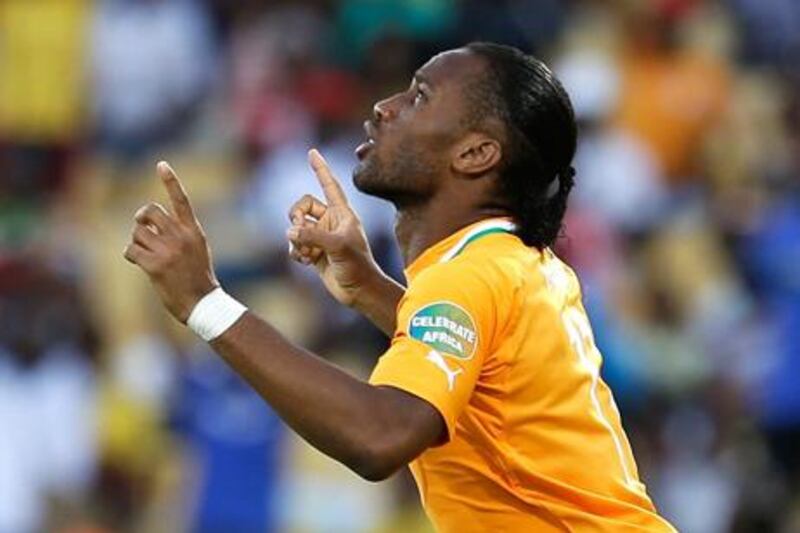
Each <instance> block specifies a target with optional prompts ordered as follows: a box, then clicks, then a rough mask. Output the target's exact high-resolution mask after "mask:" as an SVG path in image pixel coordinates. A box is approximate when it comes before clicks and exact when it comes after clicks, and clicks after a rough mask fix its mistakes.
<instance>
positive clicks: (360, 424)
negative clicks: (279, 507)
mask: <svg viewBox="0 0 800 533" xmlns="http://www.w3.org/2000/svg"><path fill="white" fill-rule="evenodd" d="M211 346H212V347H213V348H214V350H216V351H217V352H218V353H219V354H220V355H221V356H222V357H223V358H224V359H225V361H226V362H227V363H228V364H229V365H230V366H231V367H232V368H233V369H234V370H235V371H236V372H237V373H238V374H240V375H241V376H242V377H244V379H245V380H247V382H248V383H250V385H251V386H252V387H253V388H254V389H255V390H256V391H257V392H258V393H259V394H260V395H261V397H262V398H264V400H266V401H267V403H269V404H270V405H271V406H272V408H273V409H275V411H276V412H277V413H278V414H279V415H280V416H281V418H282V419H283V420H284V421H285V422H286V423H287V424H288V425H289V426H291V428H292V429H294V430H295V431H296V432H297V433H299V434H300V435H301V436H302V437H303V438H305V439H306V440H307V441H308V442H309V443H310V444H312V445H313V446H314V447H315V448H317V449H318V450H320V451H321V452H323V453H325V454H326V455H329V456H330V457H332V458H334V459H336V460H338V461H340V462H342V463H344V464H345V465H346V466H348V467H349V468H350V469H352V470H353V471H355V472H356V473H357V474H359V475H360V476H362V477H363V478H365V479H368V480H370V481H378V480H382V479H385V478H386V477H388V476H389V475H391V474H392V473H393V472H394V471H396V470H397V469H398V468H400V467H402V466H404V465H405V464H407V463H408V462H409V461H411V460H412V459H414V458H415V457H416V456H417V455H419V454H420V453H422V452H423V451H424V450H425V449H426V448H428V447H430V446H431V445H433V444H435V443H436V441H437V440H438V439H439V438H440V437H441V436H442V435H443V434H444V430H445V428H444V421H443V420H442V418H441V415H440V414H439V413H438V411H436V409H435V408H434V407H433V406H431V405H430V404H428V403H427V402H426V401H424V400H421V399H419V398H417V397H415V396H412V395H410V394H408V393H405V392H403V391H401V390H398V389H394V388H390V387H375V386H372V385H370V384H368V383H364V382H362V381H360V380H358V379H356V378H354V377H352V376H350V375H349V374H347V373H345V372H344V371H342V370H340V369H339V368H336V367H335V366H333V365H331V364H329V363H327V362H326V361H324V360H322V359H320V358H318V357H316V356H314V355H313V354H311V353H309V352H307V351H305V350H303V349H301V348H298V347H296V346H294V345H292V344H291V343H290V342H288V341H287V340H286V339H285V338H284V337H283V336H282V335H281V334H280V333H278V331H276V330H275V329H274V328H273V327H272V326H270V325H269V324H267V323H266V322H264V321H262V320H260V319H259V318H258V317H256V316H255V315H253V314H251V313H245V315H244V316H242V318H240V319H239V321H238V322H237V323H236V324H235V325H234V326H233V327H231V328H230V329H229V330H228V331H227V332H225V333H224V334H223V335H222V336H220V337H219V338H218V339H216V340H214V341H213V342H212V343H211Z"/></svg>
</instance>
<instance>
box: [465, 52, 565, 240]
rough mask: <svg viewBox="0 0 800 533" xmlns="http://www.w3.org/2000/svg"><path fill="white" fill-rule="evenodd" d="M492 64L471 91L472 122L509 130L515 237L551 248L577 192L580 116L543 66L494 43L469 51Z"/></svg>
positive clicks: (507, 175)
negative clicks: (575, 161) (499, 125)
mask: <svg viewBox="0 0 800 533" xmlns="http://www.w3.org/2000/svg"><path fill="white" fill-rule="evenodd" d="M465 48H466V49H467V50H469V51H470V52H472V53H474V54H476V55H478V56H480V57H481V58H483V59H484V60H485V61H486V65H487V69H486V72H485V74H484V75H483V76H482V78H481V79H478V80H475V81H474V82H471V83H470V84H468V85H469V87H468V88H467V90H466V91H467V98H468V102H469V106H470V110H469V111H468V115H469V118H468V120H469V122H471V123H473V124H479V123H482V122H485V120H486V119H487V118H490V117H494V118H496V119H499V120H500V122H501V123H502V124H503V126H504V130H505V131H504V132H503V137H504V138H503V139H502V144H503V160H502V162H501V166H500V183H499V185H500V194H501V195H502V196H503V199H504V200H505V202H506V203H507V205H508V206H509V208H510V209H511V214H512V216H513V217H514V219H515V222H516V224H517V235H519V237H520V238H521V239H522V241H523V242H524V243H525V244H527V245H528V246H535V247H537V248H539V249H542V248H545V247H547V246H551V245H552V244H553V243H554V242H555V241H556V239H557V238H558V236H559V233H560V232H561V225H562V221H563V218H564V212H565V211H566V208H567V198H568V196H569V193H570V190H571V189H572V186H573V185H574V176H575V171H574V169H573V168H572V166H571V163H572V159H573V157H574V156H575V150H576V146H577V138H578V128H577V125H576V122H575V112H574V111H573V109H572V103H571V102H570V100H569V96H568V95H567V92H566V91H565V90H564V87H563V86H562V85H561V83H560V82H559V81H558V79H556V77H555V76H554V75H553V73H552V72H551V71H550V69H549V68H548V67H547V65H545V64H544V63H543V62H542V61H540V60H538V59H536V58H535V57H533V56H531V55H528V54H525V53H524V52H522V51H521V50H519V49H517V48H514V47H511V46H505V45H499V44H494V43H485V42H474V43H470V44H468V45H467V46H466V47H465Z"/></svg>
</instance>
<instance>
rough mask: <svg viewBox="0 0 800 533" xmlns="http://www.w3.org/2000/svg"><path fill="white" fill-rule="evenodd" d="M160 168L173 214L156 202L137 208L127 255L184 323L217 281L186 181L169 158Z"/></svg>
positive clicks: (171, 311)
mask: <svg viewBox="0 0 800 533" xmlns="http://www.w3.org/2000/svg"><path fill="white" fill-rule="evenodd" d="M156 168H157V170H158V174H159V176H160V177H161V180H162V182H163V183H164V187H165V188H166V189H167V194H168V195H169V200H170V203H171V205H172V213H169V212H167V210H166V209H164V208H163V207H162V206H161V205H159V204H157V203H154V202H151V203H149V204H147V205H144V206H142V207H141V208H139V210H138V211H137V212H136V215H135V216H134V226H133V232H132V235H131V243H130V244H128V245H127V246H126V247H125V252H124V255H125V259H127V260H128V261H129V262H131V263H133V264H135V265H138V266H139V268H141V269H142V270H144V272H145V273H146V274H147V276H148V277H149V278H150V282H151V283H152V284H153V287H155V289H156V292H158V295H159V296H160V297H161V301H162V302H163V304H164V306H165V307H166V308H167V310H168V311H169V312H170V313H171V314H172V316H174V317H175V318H177V319H178V320H179V321H181V322H182V323H184V324H185V323H186V321H187V320H188V319H189V314H190V313H191V312H192V309H194V306H195V305H196V304H197V302H198V301H200V299H201V298H202V297H203V296H205V295H206V294H208V293H209V292H211V291H212V290H214V289H215V288H216V287H219V282H218V281H217V278H216V276H215V275H214V268H213V266H212V263H211V250H210V249H209V247H208V244H207V242H206V236H205V233H203V228H202V227H200V223H199V222H198V221H197V218H196V217H195V215H194V211H193V209H192V205H191V203H190V202H189V197H188V196H187V195H186V191H185V190H184V188H183V185H181V182H180V180H179V179H178V176H177V175H176V174H175V171H173V170H172V168H171V167H170V166H169V165H168V164H167V163H166V162H164V161H162V162H160V163H159V164H158V165H157V167H156Z"/></svg>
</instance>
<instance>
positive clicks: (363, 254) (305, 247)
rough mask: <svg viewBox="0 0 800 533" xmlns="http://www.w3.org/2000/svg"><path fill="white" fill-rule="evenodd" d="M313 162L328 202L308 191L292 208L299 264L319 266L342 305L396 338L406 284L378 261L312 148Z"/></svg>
mask: <svg viewBox="0 0 800 533" xmlns="http://www.w3.org/2000/svg"><path fill="white" fill-rule="evenodd" d="M309 162H310V164H311V168H312V169H314V173H315V174H316V176H317V179H319V183H320V186H321V187H322V192H323V194H324V195H325V200H326V202H327V203H326V202H323V201H322V200H319V199H318V198H315V197H314V196H312V195H309V194H307V195H305V196H303V197H302V198H301V199H300V200H298V201H297V202H295V204H294V205H293V206H292V208H291V209H290V210H289V219H290V220H291V222H292V227H291V228H289V230H288V232H287V238H288V239H289V242H290V243H291V251H290V255H291V257H292V259H294V260H295V261H297V262H299V263H303V264H313V265H314V267H315V268H316V269H317V273H318V274H319V276H320V278H321V279H322V282H323V283H324V284H325V287H326V288H327V289H328V292H330V293H331V295H332V296H333V297H334V298H336V299H337V300H338V301H339V303H342V304H344V305H347V306H349V307H352V308H353V309H355V310H356V311H358V312H360V313H361V314H362V315H364V316H366V317H367V318H368V319H369V320H370V321H371V322H372V323H373V324H375V325H376V326H377V327H378V328H380V329H381V331H383V332H384V333H386V335H388V336H391V335H392V334H393V333H394V329H395V324H396V312H397V304H398V302H399V301H400V298H402V297H403V293H404V292H405V288H404V287H403V286H402V285H400V284H398V283H397V282H396V281H394V280H393V279H392V278H390V277H389V276H387V275H386V274H385V273H384V272H383V271H382V270H381V269H380V267H379V266H378V265H377V263H376V262H375V259H374V258H373V256H372V252H371V251H370V248H369V242H368V241H367V236H366V234H365V233H364V228H363V226H362V225H361V221H360V220H359V219H358V215H356V213H355V211H353V209H352V207H350V204H349V202H348V201H347V197H346V196H345V194H344V190H343V189H342V187H341V185H340V184H339V182H338V181H337V180H336V177H335V176H334V175H333V173H332V172H331V171H330V168H329V167H328V164H327V163H326V162H325V159H324V158H323V157H322V156H321V155H320V154H319V152H317V151H316V150H311V152H309Z"/></svg>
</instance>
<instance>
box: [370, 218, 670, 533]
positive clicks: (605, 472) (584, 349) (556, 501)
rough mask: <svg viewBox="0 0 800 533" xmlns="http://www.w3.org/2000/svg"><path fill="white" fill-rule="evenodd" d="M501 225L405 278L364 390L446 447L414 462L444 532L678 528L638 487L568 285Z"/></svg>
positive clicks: (487, 227) (441, 246)
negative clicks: (438, 420)
mask: <svg viewBox="0 0 800 533" xmlns="http://www.w3.org/2000/svg"><path fill="white" fill-rule="evenodd" d="M511 229H512V226H511V224H510V223H509V222H508V221H505V220H502V219H490V220H484V221H482V222H479V223H477V224H473V225H472V226H469V227H466V228H464V229H462V230H460V231H459V232H457V233H456V234H454V235H452V236H450V237H448V238H446V239H444V240H443V241H441V242H439V243H437V244H435V245H434V246H432V247H431V248H429V249H427V250H426V251H425V252H424V253H423V254H422V255H421V256H419V257H418V258H417V259H416V260H415V261H414V262H413V263H412V264H411V265H410V266H409V267H408V269H407V270H406V276H407V278H408V281H409V286H408V290H407V291H406V293H405V296H404V297H403V298H402V300H401V301H400V304H399V306H398V312H397V329H396V332H395V334H394V337H393V339H392V344H391V347H390V348H389V350H388V351H387V352H386V353H385V354H384V355H383V356H382V357H381V359H380V361H379V362H378V364H377V366H376V368H375V370H374V371H373V373H372V376H371V378H370V382H371V383H372V384H374V385H388V386H392V387H396V388H398V389H402V390H404V391H406V392H409V393H411V394H413V395H415V396H418V397H419V398H422V399H424V400H426V401H427V402H429V403H430V404H431V405H433V406H434V407H435V408H436V409H437V410H438V411H439V413H441V415H442V418H443V419H444V421H445V424H446V426H447V433H448V437H449V438H448V440H447V443H446V444H444V445H441V446H438V447H434V448H430V449H428V450H426V451H425V452H423V453H422V455H420V456H419V457H418V458H417V459H415V460H414V461H413V462H412V463H411V470H412V473H413V474H414V478H415V480H416V482H417V485H418V486H419V490H420V495H421V498H422V503H423V505H424V507H425V509H426V512H427V513H428V516H429V517H430V518H431V520H432V521H433V523H434V524H435V526H436V528H437V529H438V530H439V531H442V532H458V533H468V532H471V531H475V532H486V531H491V532H517V531H524V532H528V531H537V532H538V531H614V532H623V531H658V532H661V531H675V530H674V528H673V527H672V526H670V525H669V524H668V523H667V522H666V521H665V520H664V519H662V518H661V517H659V516H658V514H657V513H656V510H655V507H654V506H653V503H652V502H651V501H650V498H649V497H648V496H647V493H646V491H645V487H644V485H643V484H642V483H641V482H640V481H639V476H638V473H637V469H636V464H635V462H634V459H633V455H632V453H631V448H630V445H629V444H628V440H627V438H626V436H625V433H624V432H623V429H622V425H621V423H620V416H619V412H618V411H617V408H616V405H615V404H614V400H613V398H612V396H611V391H610V390H609V389H608V387H607V386H606V384H605V383H604V382H603V380H602V379H601V378H600V364H601V356H600V352H599V351H598V349H597V348H596V347H595V344H594V340H593V337H592V330H591V327H590V326H589V320H588V318H587V317H586V313H585V311H584V309H583V305H582V303H581V292H580V287H579V285H578V280H577V278H576V276H575V274H574V273H573V272H572V270H571V269H570V268H569V267H567V266H566V265H565V264H564V263H562V262H561V261H560V260H559V259H558V258H557V257H556V256H555V255H554V254H553V253H552V252H551V251H549V250H545V251H544V252H540V251H538V250H536V249H534V248H528V247H527V246H525V245H524V244H523V243H522V241H521V240H520V239H519V238H517V237H516V236H514V235H513V234H511V232H510V231H511Z"/></svg>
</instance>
